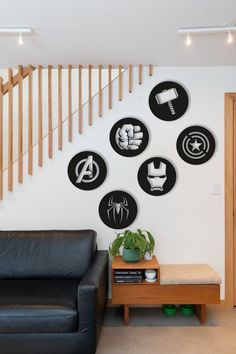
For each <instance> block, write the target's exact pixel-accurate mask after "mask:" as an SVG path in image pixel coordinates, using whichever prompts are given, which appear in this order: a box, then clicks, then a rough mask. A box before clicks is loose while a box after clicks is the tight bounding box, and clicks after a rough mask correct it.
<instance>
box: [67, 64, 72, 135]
mask: <svg viewBox="0 0 236 354" xmlns="http://www.w3.org/2000/svg"><path fill="white" fill-rule="evenodd" d="M71 68H72V66H71V65H68V141H70V142H71V141H72V96H71Z"/></svg>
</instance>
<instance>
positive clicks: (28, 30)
mask: <svg viewBox="0 0 236 354" xmlns="http://www.w3.org/2000/svg"><path fill="white" fill-rule="evenodd" d="M32 32H33V31H32V28H24V27H23V28H14V27H11V28H9V27H6V28H0V35H3V34H4V35H11V34H13V35H18V37H17V42H18V44H19V45H23V44H24V41H23V34H28V35H29V34H32Z"/></svg>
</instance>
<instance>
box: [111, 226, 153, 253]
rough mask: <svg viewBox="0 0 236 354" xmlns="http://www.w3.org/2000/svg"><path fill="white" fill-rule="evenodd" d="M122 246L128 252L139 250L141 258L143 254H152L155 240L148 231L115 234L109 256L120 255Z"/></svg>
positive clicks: (129, 231)
mask: <svg viewBox="0 0 236 354" xmlns="http://www.w3.org/2000/svg"><path fill="white" fill-rule="evenodd" d="M122 246H123V247H124V248H126V249H128V250H139V252H140V255H141V256H142V257H143V256H144V254H145V252H153V250H154V247H155V239H154V237H153V235H152V234H151V233H150V232H149V231H145V230H140V229H137V230H136V231H131V230H125V231H124V232H121V233H119V234H117V235H116V238H115V240H114V241H113V242H112V243H111V244H110V247H109V253H110V255H112V256H116V255H120V248H121V247H122Z"/></svg>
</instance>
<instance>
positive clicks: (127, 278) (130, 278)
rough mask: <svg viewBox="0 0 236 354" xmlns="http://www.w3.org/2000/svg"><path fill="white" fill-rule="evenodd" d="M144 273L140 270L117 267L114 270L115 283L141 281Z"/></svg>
mask: <svg viewBox="0 0 236 354" xmlns="http://www.w3.org/2000/svg"><path fill="white" fill-rule="evenodd" d="M143 278H144V274H143V271H142V270H135V269H129V270H127V269H119V270H116V269H115V270H114V282H115V283H142V281H143Z"/></svg>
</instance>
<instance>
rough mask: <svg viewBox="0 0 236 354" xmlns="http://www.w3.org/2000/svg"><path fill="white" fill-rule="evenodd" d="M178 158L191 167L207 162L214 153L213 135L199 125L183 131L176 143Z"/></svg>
mask: <svg viewBox="0 0 236 354" xmlns="http://www.w3.org/2000/svg"><path fill="white" fill-rule="evenodd" d="M176 148H177V151H178V154H179V156H180V157H181V159H183V160H184V161H185V162H187V163H189V164H192V165H200V164H203V163H205V162H207V161H208V160H209V159H210V158H211V157H212V155H213V154H214V152H215V139H214V136H213V134H212V133H211V132H210V131H209V129H206V128H204V127H202V126H199V125H193V126H191V127H188V128H186V129H184V130H183V131H182V132H181V133H180V135H179V137H178V139H177V143H176Z"/></svg>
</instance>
